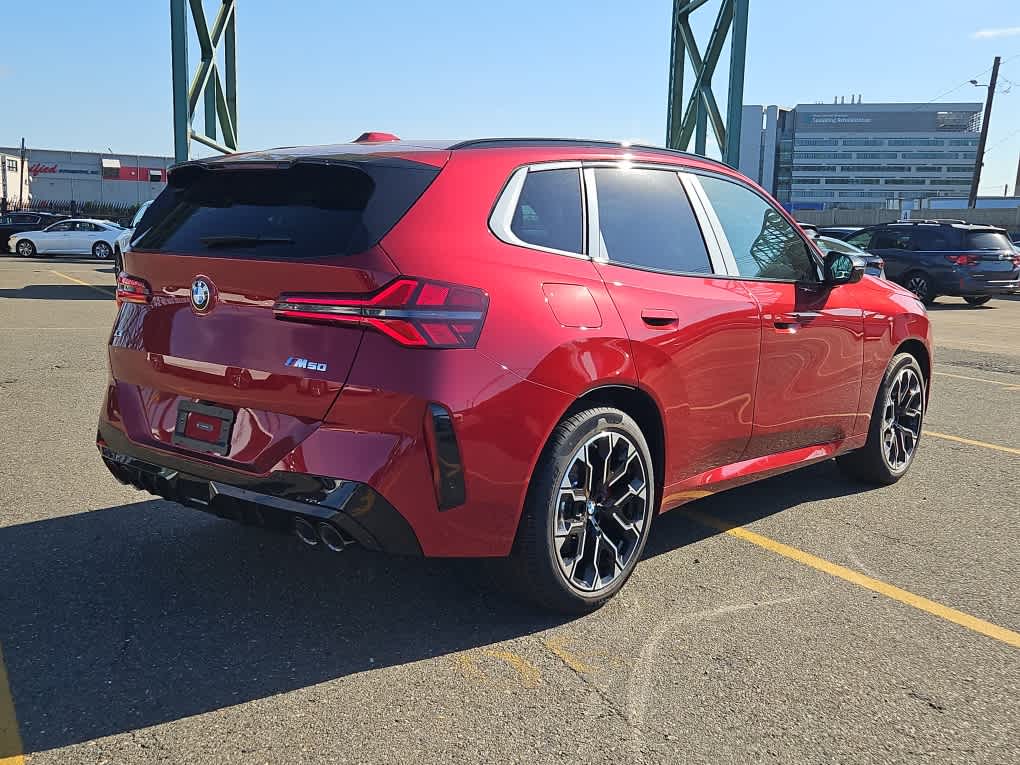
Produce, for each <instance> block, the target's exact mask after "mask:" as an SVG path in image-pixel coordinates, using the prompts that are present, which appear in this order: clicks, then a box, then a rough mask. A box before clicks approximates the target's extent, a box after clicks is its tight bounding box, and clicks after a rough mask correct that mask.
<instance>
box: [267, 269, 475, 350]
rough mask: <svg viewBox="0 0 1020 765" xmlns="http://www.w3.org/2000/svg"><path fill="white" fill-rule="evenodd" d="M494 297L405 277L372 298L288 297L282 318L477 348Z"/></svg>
mask: <svg viewBox="0 0 1020 765" xmlns="http://www.w3.org/2000/svg"><path fill="white" fill-rule="evenodd" d="M488 306H489V296H488V295H486V293H485V292H483V291H482V290H480V289H476V288H474V287H462V286H460V285H456V284H444V283H441V282H431V281H425V280H423V279H411V278H400V279H397V280H396V281H393V282H390V283H389V284H387V285H386V286H385V287H383V288H382V289H380V290H378V291H377V292H375V293H373V294H372V295H369V296H368V297H366V296H364V295H357V296H354V295H341V294H322V293H316V294H312V293H302V294H296V293H285V294H283V295H280V297H279V299H278V300H277V301H276V304H275V305H274V306H273V314H274V315H275V316H276V318H277V319H289V320H291V321H313V322H323V323H326V324H347V325H349V324H356V325H361V326H364V327H370V328H372V329H375V330H377V331H379V332H382V333H383V334H384V335H386V336H387V337H389V338H390V339H392V340H394V341H396V342H398V343H400V344H401V345H407V346H411V347H418V348H473V347H474V346H475V343H477V342H478V336H479V335H480V334H481V332H482V323H483V322H484V321H485V312H486V309H487V308H488Z"/></svg>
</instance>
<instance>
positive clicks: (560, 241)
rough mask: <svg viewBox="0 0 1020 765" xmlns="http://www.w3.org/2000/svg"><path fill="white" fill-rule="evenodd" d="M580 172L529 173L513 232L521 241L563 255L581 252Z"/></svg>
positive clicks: (519, 201)
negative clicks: (563, 253) (560, 251)
mask: <svg viewBox="0 0 1020 765" xmlns="http://www.w3.org/2000/svg"><path fill="white" fill-rule="evenodd" d="M581 226H582V215H581V174H580V171H579V170H576V169H574V170H537V171H529V172H528V175H527V176H526V177H525V179H524V187H523V188H522V189H521V196H520V199H518V200H517V209H516V210H514V217H513V221H512V222H511V224H510V230H511V231H513V233H514V235H515V236H516V237H517V238H518V239H520V240H521V241H522V242H527V243H528V244H535V245H538V246H539V247H549V248H551V249H554V250H563V251H564V252H578V253H579V252H581V251H582V244H581V243H582V230H581Z"/></svg>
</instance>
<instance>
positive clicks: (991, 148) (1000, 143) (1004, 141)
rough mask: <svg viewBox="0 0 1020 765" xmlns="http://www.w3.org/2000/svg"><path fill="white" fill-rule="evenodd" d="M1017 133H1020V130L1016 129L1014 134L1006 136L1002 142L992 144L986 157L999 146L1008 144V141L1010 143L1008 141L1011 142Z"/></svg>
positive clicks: (986, 150)
mask: <svg viewBox="0 0 1020 765" xmlns="http://www.w3.org/2000/svg"><path fill="white" fill-rule="evenodd" d="M1017 133H1020V128H1017V129H1016V130H1014V131H1013V132H1012V133H1010V134H1009V135H1007V136H1006V137H1005V138H1003V139H1001V140H999V141H996V142H995V143H993V144H992V145H991V146H989V147H988V148H987V149H985V156H988V153H989V152H990V151H992V150H993V149H995V148H996V147H997V146H1002V144H1004V143H1006V141H1008V140H1009V139H1010V138H1012V137H1013V136H1015V135H1016V134H1017Z"/></svg>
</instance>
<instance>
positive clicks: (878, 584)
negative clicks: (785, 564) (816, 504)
mask: <svg viewBox="0 0 1020 765" xmlns="http://www.w3.org/2000/svg"><path fill="white" fill-rule="evenodd" d="M685 512H686V513H687V515H688V516H690V517H691V518H693V519H694V520H695V521H697V522H698V523H701V524H703V525H705V526H708V527H709V528H714V529H718V530H719V531H722V532H725V533H726V534H729V535H730V536H734V537H737V538H738V539H742V540H744V541H745V542H750V543H751V544H753V545H757V546H758V547H762V548H764V549H766V550H769V551H770V552H774V553H776V554H777V555H782V556H783V557H784V558H789V559H790V560H795V561H797V562H798V563H802V564H804V565H805V566H810V567H811V568H813V569H816V570H818V571H823V572H825V573H826V574H830V575H832V576H836V577H839V578H840V579H844V580H846V581H847V582H850V583H851V584H856V585H857V586H858V587H864V588H865V589H868V590H871V591H872V592H877V593H879V594H880V595H885V596H886V597H887V598H892V599H893V600H896V601H899V602H900V603H904V604H906V605H908V606H912V607H913V608H916V609H918V610H921V611H925V612H926V613H929V614H931V615H932V616H937V617H939V618H940V619H945V620H946V621H949V622H952V623H953V624H958V625H960V626H961V627H966V628H967V629H969V630H972V631H974V632H977V633H979V634H981V635H985V636H986V637H990V638H992V639H994V640H998V641H1001V642H1003V643H1005V644H1006V645H1011V646H1013V647H1014V648H1020V633H1017V632H1013V630H1009V629H1006V628H1005V627H1000V626H998V625H997V624H992V623H991V622H986V621H985V620H984V619H978V618H977V617H976V616H971V615H970V614H965V613H964V612H963V611H957V610H956V609H955V608H950V607H949V606H944V605H942V604H941V603H936V602H935V601H934V600H929V599H928V598H923V597H921V596H920V595H915V594H914V593H912V592H908V591H907V590H904V589H901V588H899V587H897V586H895V585H893V584H889V583H887V582H883V581H881V580H879V579H875V578H873V577H870V576H865V575H864V574H861V573H858V572H857V571H854V570H853V569H849V568H846V567H845V566H840V565H839V564H838V563H832V562H831V561H827V560H825V559H824V558H819V557H818V556H816V555H812V554H811V553H808V552H804V551H803V550H799V549H797V548H796V547H790V545H786V544H783V543H782V542H777V541H776V540H775V539H770V538H769V537H765V536H762V535H761V534H756V533H755V532H753V531H750V530H748V529H745V528H743V527H741V526H737V525H735V524H732V523H728V522H726V521H723V520H721V519H719V518H715V517H713V516H710V515H705V514H703V513H699V512H698V511H696V510H686V511H685Z"/></svg>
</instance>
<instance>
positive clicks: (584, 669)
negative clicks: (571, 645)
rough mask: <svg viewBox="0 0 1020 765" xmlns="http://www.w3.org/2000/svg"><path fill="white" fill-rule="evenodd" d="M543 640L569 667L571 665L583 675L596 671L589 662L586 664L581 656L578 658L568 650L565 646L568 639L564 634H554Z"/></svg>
mask: <svg viewBox="0 0 1020 765" xmlns="http://www.w3.org/2000/svg"><path fill="white" fill-rule="evenodd" d="M542 642H544V643H545V647H546V648H548V649H549V650H550V651H552V652H553V653H554V654H555V655H556V657H557V658H558V659H559V660H560V661H562V662H563V663H564V664H566V665H567V666H568V667H570V668H571V669H572V670H574V671H575V672H577V673H578V674H582V675H583V674H586V673H589V672H594V671H595V670H594V669H592V668H591V667H589V666H588V665H587V664H585V663H584V662H583V661H581V659H580V658H578V657H577V656H575V655H574V654H573V653H571V652H570V651H568V650H567V648H566V646H564V643H565V642H566V640H565V639H564V638H563V636H562V635H552V636H551V637H548V638H546V639H545V640H544V641H542Z"/></svg>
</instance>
